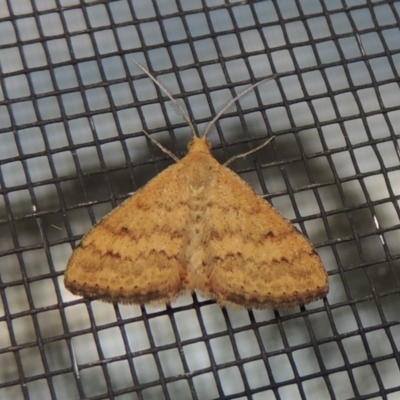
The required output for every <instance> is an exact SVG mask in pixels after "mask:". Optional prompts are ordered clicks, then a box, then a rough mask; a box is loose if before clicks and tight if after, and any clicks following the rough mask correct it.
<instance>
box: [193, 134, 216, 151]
mask: <svg viewBox="0 0 400 400" xmlns="http://www.w3.org/2000/svg"><path fill="white" fill-rule="evenodd" d="M188 150H189V153H207V154H209V153H210V152H211V143H210V142H209V141H208V140H207V139H206V138H205V137H204V136H203V137H201V138H199V137H197V136H194V137H193V140H192V141H190V142H189V144H188Z"/></svg>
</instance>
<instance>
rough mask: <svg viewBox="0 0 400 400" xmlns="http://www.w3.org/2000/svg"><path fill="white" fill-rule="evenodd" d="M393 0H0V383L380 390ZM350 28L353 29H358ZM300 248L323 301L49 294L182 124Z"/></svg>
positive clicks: (180, 389)
mask: <svg viewBox="0 0 400 400" xmlns="http://www.w3.org/2000/svg"><path fill="white" fill-rule="evenodd" d="M399 15H400V3H399V2H394V1H362V0H354V1H346V2H339V1H325V2H323V1H321V0H319V1H318V0H304V1H300V0H290V1H289V0H288V1H284V2H283V1H281V2H278V1H260V2H243V1H240V2H237V1H224V0H197V1H190V2H189V1H180V2H179V1H173V0H168V1H165V0H158V1H157V0H153V1H151V2H150V1H146V0H141V1H138V0H135V1H133V0H131V1H128V0H121V1H113V2H107V1H83V0H81V1H79V0H47V1H32V2H31V1H28V0H18V1H14V0H13V1H12V2H11V0H2V1H1V2H0V64H1V81H0V83H1V90H2V97H1V99H0V100H1V101H0V201H1V202H0V235H1V236H0V237H1V241H0V289H1V292H0V293H1V307H0V398H1V399H3V398H4V399H11V398H15V399H19V398H21V399H22V398H23V399H76V398H85V399H109V398H110V399H132V398H133V399H162V398H165V399H175V400H176V399H218V398H225V399H244V398H251V399H282V400H285V399H290V400H293V399H326V398H331V399H350V398H357V399H378V398H379V399H381V398H382V399H398V398H399V396H400V384H399V382H400V371H399V366H400V357H399V347H400V323H399V320H400V317H399V311H398V310H399V305H400V299H399V294H400V277H399V272H400V266H399V256H400V251H399V249H400V246H399V243H400V242H399V239H400V237H399V236H400V229H399V228H400V223H399V216H400V210H399V205H398V200H399V196H400V167H399V147H398V140H399V130H400V93H399V70H400V30H399V22H400V21H399ZM358 40H359V41H360V43H361V46H360V44H359V43H358ZM132 59H135V60H137V61H139V62H140V63H142V64H144V65H147V66H148V68H149V69H150V70H151V71H153V72H154V74H155V76H156V77H157V78H158V79H159V80H160V81H162V82H163V83H165V84H166V85H167V87H168V88H169V89H170V90H171V92H172V93H173V94H174V95H175V96H176V97H177V98H180V99H182V101H183V102H184V103H185V104H186V107H187V109H188V111H189V114H190V116H191V118H192V119H193V120H194V121H195V122H196V125H197V127H198V129H199V131H200V132H201V130H202V128H203V127H204V125H205V124H206V123H207V122H208V121H210V120H211V118H212V116H213V115H215V113H216V111H218V109H220V108H221V106H222V105H223V104H224V103H225V102H226V101H227V100H229V99H230V98H231V97H232V96H233V95H234V94H235V93H237V92H238V91H240V90H241V89H243V88H244V87H245V86H247V85H249V84H251V83H254V82H256V81H258V80H260V79H262V78H263V77H265V76H268V75H269V74H271V73H277V74H279V78H278V79H276V80H274V81H270V82H267V83H266V84H265V85H264V86H261V87H259V88H258V89H257V90H256V91H255V92H254V93H253V94H251V95H250V96H248V97H247V98H246V99H245V100H243V101H242V102H241V103H240V104H239V105H237V107H236V109H233V111H230V112H228V113H227V114H226V115H225V116H224V117H223V118H222V119H221V121H220V123H219V125H218V126H217V132H216V133H214V134H213V135H211V136H210V140H211V142H212V143H213V145H214V154H215V155H216V157H217V158H218V159H220V160H221V161H224V160H226V159H227V158H228V157H229V156H232V155H234V154H238V153H240V152H243V151H247V150H249V148H252V147H255V146H256V145H257V144H258V143H260V142H261V140H265V138H266V137H267V136H271V135H275V136H276V139H275V141H274V143H273V144H272V145H271V146H270V147H268V148H267V149H264V150H262V151H261V152H259V153H257V154H256V155H254V156H252V157H248V158H246V159H245V160H238V161H237V162H235V164H233V166H232V168H233V169H235V171H236V172H238V174H239V175H240V176H241V177H242V178H243V179H245V180H246V181H248V182H249V183H250V184H251V185H252V186H253V187H254V188H255V189H256V190H257V191H258V192H259V193H263V194H267V196H266V197H267V198H268V200H269V201H271V202H272V203H273V204H274V205H275V206H276V207H277V208H278V209H279V210H280V211H281V212H282V213H283V214H284V215H285V216H286V217H288V218H290V219H292V221H294V222H295V223H296V224H297V226H298V227H299V228H300V229H301V230H302V231H303V232H305V233H306V234H307V235H308V237H309V238H310V240H311V241H312V242H313V243H314V244H315V245H316V247H317V248H318V251H319V253H320V255H321V257H322V259H323V261H324V264H325V266H326V268H327V270H328V271H329V278H330V286H331V290H330V293H329V295H328V297H327V299H325V300H324V301H317V302H314V303H312V304H310V305H307V306H305V307H300V308H299V307H296V308H294V309H289V310H280V311H271V310H265V311H243V310H231V309H221V308H220V307H218V306H217V305H216V304H215V303H214V302H213V301H211V300H207V299H203V298H201V297H199V296H193V297H191V296H183V297H181V298H179V299H178V300H177V301H175V302H174V303H173V304H172V305H171V306H168V307H147V306H146V307H143V308H141V307H137V306H115V307H113V306H111V305H108V304H103V303H101V302H86V301H84V300H82V299H80V298H77V297H75V296H73V295H71V294H70V293H69V292H67V291H66V290H65V288H64V286H63V283H62V276H63V271H64V269H65V265H66V262H67V260H68V257H69V255H70V254H71V251H72V248H73V246H74V245H75V244H76V243H77V242H78V240H79V239H80V238H81V236H82V234H84V233H85V232H86V231H87V230H88V229H89V228H90V227H91V226H92V225H93V224H94V223H95V222H96V221H98V220H99V219H100V218H101V217H102V216H103V215H105V214H106V213H107V212H108V211H109V210H111V209H112V208H113V207H115V206H116V205H117V204H118V203H119V202H120V201H122V200H123V199H125V198H126V197H127V196H128V194H129V193H130V192H133V191H135V190H137V189H138V188H140V187H141V186H143V185H144V184H145V183H146V182H147V181H148V180H150V179H151V178H152V177H154V176H155V175H156V174H157V173H158V172H159V171H161V170H163V169H164V168H165V167H166V166H167V165H169V164H171V163H172V161H171V160H169V159H168V158H167V157H166V156H165V154H163V153H161V152H160V151H159V150H158V149H157V148H155V147H154V146H152V145H151V143H150V142H149V141H148V140H147V139H146V138H145V137H144V136H143V134H142V130H143V129H145V130H147V131H148V132H150V133H151V134H152V135H153V137H154V138H156V139H157V140H159V141H160V142H161V143H162V144H163V145H164V146H166V147H168V148H169V149H171V150H172V151H173V152H174V153H175V154H177V155H178V156H179V157H181V156H182V155H184V154H185V151H186V144H187V142H188V141H189V140H190V132H189V130H188V128H187V126H186V125H185V123H184V122H183V121H182V120H181V118H180V117H179V116H177V115H175V113H174V111H173V110H172V109H171V108H170V107H169V105H168V102H166V101H165V99H164V98H163V96H162V95H161V94H160V93H159V92H158V91H157V90H156V89H155V87H154V85H153V84H152V83H151V82H150V80H149V79H148V78H145V77H144V75H143V74H142V73H141V72H140V71H139V70H138V69H137V68H136V67H135V66H134V65H133V63H132V62H131V60H132Z"/></svg>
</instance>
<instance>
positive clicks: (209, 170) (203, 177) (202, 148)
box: [183, 137, 219, 199]
mask: <svg viewBox="0 0 400 400" xmlns="http://www.w3.org/2000/svg"><path fill="white" fill-rule="evenodd" d="M188 149H189V153H188V154H187V156H186V157H185V158H184V160H183V161H184V163H185V164H186V165H185V168H186V178H187V182H186V184H187V186H188V187H189V190H190V193H191V197H192V199H196V198H199V197H202V196H203V195H204V193H203V192H204V190H205V188H206V187H207V186H208V185H209V183H210V181H211V180H212V178H213V173H214V171H215V168H216V167H217V166H219V164H218V162H217V161H216V160H215V158H214V157H213V156H212V154H211V144H210V143H209V142H208V141H207V140H206V139H204V138H198V137H195V138H194V139H193V140H192V141H191V142H190V143H189V145H188Z"/></svg>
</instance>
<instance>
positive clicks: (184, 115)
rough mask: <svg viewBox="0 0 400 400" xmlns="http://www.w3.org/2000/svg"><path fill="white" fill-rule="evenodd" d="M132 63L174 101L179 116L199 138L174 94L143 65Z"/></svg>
mask: <svg viewBox="0 0 400 400" xmlns="http://www.w3.org/2000/svg"><path fill="white" fill-rule="evenodd" d="M132 62H133V63H134V64H135V65H136V66H137V67H138V68H140V69H141V70H142V71H143V72H144V73H145V74H146V75H147V76H148V77H149V78H150V79H151V80H152V81H153V82H154V83H155V84H156V85H157V86H158V87H159V88H160V89H161V91H162V92H163V93H164V94H165V95H166V96H167V97H168V98H169V99H170V100H171V101H172V104H173V105H174V107H175V109H176V110H177V111H178V112H179V114H181V115H182V117H183V119H184V120H185V121H186V122H187V124H188V125H189V127H190V129H191V131H192V134H193V136H197V133H196V129H194V125H193V123H192V121H191V120H190V118H189V114H188V112H187V111H186V110H185V108H184V107H182V105H181V104H179V102H178V101H176V100H175V99H174V98H173V97H172V94H171V93H170V92H169V91H168V89H166V88H165V87H164V86H163V85H162V84H161V83H160V82H159V81H158V80H157V79H156V78H154V76H153V75H152V74H151V73H150V72H149V71H148V70H147V69H146V68H145V67H143V66H142V65H140V64H139V63H138V62H137V61H135V60H132Z"/></svg>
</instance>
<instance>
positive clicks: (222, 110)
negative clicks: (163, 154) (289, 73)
mask: <svg viewBox="0 0 400 400" xmlns="http://www.w3.org/2000/svg"><path fill="white" fill-rule="evenodd" d="M276 77H277V75H270V76H268V77H267V78H265V79H263V80H262V81H260V82H257V83H255V84H254V85H252V86H250V87H248V88H247V89H245V90H243V92H240V93H239V94H238V95H237V96H236V97H234V98H233V99H232V100H229V101H228V103H227V104H226V105H225V106H224V107H222V109H221V110H220V111H219V112H218V113H217V115H216V116H215V117H214V118H213V119H212V121H211V122H210V123H209V124H208V125H207V128H206V130H205V131H204V135H203V136H202V137H203V138H206V137H207V135H208V134H209V133H210V130H211V129H212V127H213V126H214V125H215V123H216V122H217V121H218V120H219V119H220V118H221V116H222V115H223V114H225V112H226V111H227V110H229V108H231V107H232V106H233V105H234V104H235V103H236V102H237V101H238V100H240V99H241V98H242V97H243V96H245V95H246V94H247V93H249V92H251V91H252V90H254V89H255V88H256V87H257V86H259V85H262V84H263V83H265V82H267V81H269V80H271V79H275V78H276Z"/></svg>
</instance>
